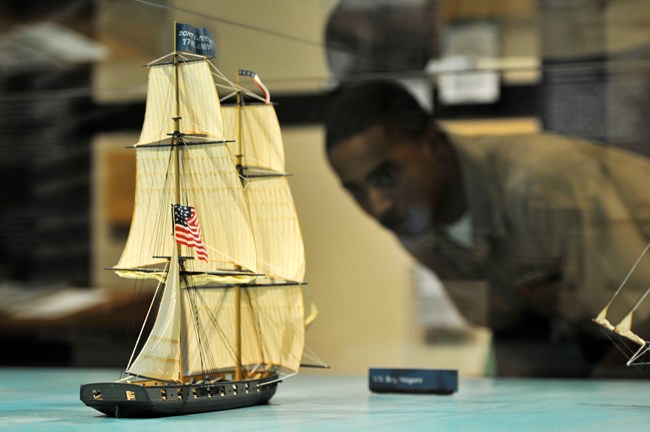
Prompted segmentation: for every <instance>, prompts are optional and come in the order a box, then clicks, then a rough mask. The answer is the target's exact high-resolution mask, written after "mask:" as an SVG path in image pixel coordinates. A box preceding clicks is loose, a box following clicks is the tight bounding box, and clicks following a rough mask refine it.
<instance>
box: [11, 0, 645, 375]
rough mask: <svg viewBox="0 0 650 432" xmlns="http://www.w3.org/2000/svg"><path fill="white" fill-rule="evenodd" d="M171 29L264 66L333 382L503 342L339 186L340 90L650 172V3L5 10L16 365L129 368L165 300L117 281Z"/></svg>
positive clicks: (97, 2) (485, 363) (77, 5)
mask: <svg viewBox="0 0 650 432" xmlns="http://www.w3.org/2000/svg"><path fill="white" fill-rule="evenodd" d="M174 21H180V22H185V23H188V24H191V25H194V26H197V27H207V28H208V29H210V31H211V33H212V35H213V36H214V37H215V39H216V46H217V57H216V61H215V64H216V65H217V67H218V68H219V69H220V70H221V71H222V72H223V73H224V74H226V75H227V76H228V77H230V78H234V76H235V73H236V71H237V69H239V68H246V69H252V70H254V71H256V72H257V73H258V74H259V75H260V76H261V77H262V79H263V80H264V82H265V84H266V85H267V87H268V88H269V90H270V92H271V95H272V97H273V99H274V100H275V102H277V104H278V105H277V106H276V109H277V112H278V116H279V119H280V123H281V125H282V128H283V137H284V140H285V145H286V157H287V169H288V171H289V172H291V173H293V174H294V175H293V177H291V179H290V182H291V186H292V189H293V193H294V197H295V201H296V206H297V210H298V215H299V218H300V220H301V225H302V230H303V235H304V240H305V246H306V255H307V280H308V282H309V290H310V294H311V296H312V297H313V299H314V301H315V302H316V304H317V306H318V308H319V310H320V317H319V319H318V320H317V321H316V323H315V324H314V325H313V326H312V327H311V328H310V331H309V333H308V338H307V344H308V345H309V347H310V349H311V350H313V351H315V352H316V353H317V354H318V356H319V357H321V358H322V359H323V360H324V361H325V362H326V363H328V364H329V365H331V366H332V368H333V370H332V371H331V372H330V373H337V374H365V373H366V371H367V368H368V367H370V366H381V367H389V366H395V367H435V368H457V369H459V370H460V373H461V374H463V375H484V374H490V373H491V354H490V353H491V349H490V332H489V331H488V330H486V329H483V328H477V327H474V326H471V325H470V324H468V323H467V322H465V321H464V320H463V319H462V318H461V317H460V315H459V314H458V312H457V311H456V309H455V307H454V305H453V304H452V303H451V302H450V301H449V299H448V298H447V296H446V295H445V294H444V293H443V291H442V290H441V288H440V284H439V283H438V281H437V280H436V278H435V276H434V275H432V274H431V273H430V272H428V271H427V270H425V269H423V268H421V267H419V266H418V265H417V264H416V263H415V262H414V261H413V260H412V258H410V257H409V256H408V255H407V254H406V252H404V251H403V250H402V248H401V246H400V245H399V244H398V243H397V241H396V240H395V239H393V237H392V236H391V235H390V234H389V233H387V232H385V231H384V230H382V229H381V228H380V227H379V226H378V225H377V224H376V223H375V222H371V221H370V220H369V219H368V218H367V216H365V215H364V214H362V213H361V211H360V210H359V209H358V208H357V207H356V205H355V204H354V203H353V202H352V200H351V199H350V198H349V197H347V196H346V194H345V192H344V191H343V190H342V189H341V188H340V186H339V185H338V182H337V180H336V179H335V177H334V175H333V173H332V172H331V171H330V169H329V167H328V165H327V162H326V159H325V154H324V150H323V141H324V131H323V127H322V122H323V117H324V110H325V106H326V103H327V95H328V92H329V91H330V90H332V89H333V88H335V87H336V85H337V84H338V83H340V82H342V81H347V80H361V79H368V78H372V77H395V78H399V79H401V80H402V81H403V82H405V83H406V84H407V85H409V87H410V88H411V89H412V90H413V91H414V92H415V93H416V94H417V95H418V97H420V98H421V100H422V102H423V103H424V104H425V105H426V106H428V107H429V108H430V109H432V110H433V112H434V113H435V115H436V116H437V117H438V118H440V119H441V120H443V121H444V122H445V124H446V125H447V127H449V128H450V129H452V130H455V131H457V132H460V133H467V134H478V133H495V134H498V133H512V132H525V131H537V130H542V129H543V130H548V131H555V132H560V133H566V134H570V135H577V136H582V137H585V138H589V139H593V140H597V141H606V142H609V143H612V144H614V145H618V146H621V147H624V148H627V149H629V150H632V151H634V152H638V153H641V154H644V155H646V156H650V125H649V123H648V120H647V119H648V118H650V104H649V103H648V101H649V100H650V73H649V72H650V0H374V1H373V0H309V1H292V0H274V1H273V2H271V1H265V0H240V1H237V2H233V1H226V0H218V1H217V0H213V1H207V0H186V1H180V0H179V1H174V0H150V1H144V0H143V1H134V0H58V1H45V0H31V1H14V0H2V1H0V22H1V24H2V25H1V26H0V179H1V181H2V188H0V203H1V204H0V343H1V344H2V346H3V347H4V348H3V355H2V356H1V357H0V365H17V366H84V367H86V366H88V367H95V366H101V367H106V366H108V367H124V366H125V365H126V362H127V360H128V357H129V355H130V350H131V347H132V346H133V343H134V340H135V337H136V336H137V332H138V331H139V326H140V324H141V322H142V319H143V317H144V315H145V314H146V311H147V308H148V306H149V301H150V299H151V296H152V294H153V289H154V288H155V287H154V286H144V287H139V288H138V289H137V290H134V289H133V284H132V283H131V282H129V281H128V280H124V279H120V278H118V277H117V276H115V275H114V274H113V273H112V272H109V271H106V270H105V268H106V267H110V266H112V265H113V264H115V263H116V262H117V259H118V258H119V255H120V253H121V250H122V247H123V245H124V242H125V240H126V236H127V234H128V228H129V223H130V220H131V211H132V207H133V188H134V177H135V171H134V170H135V155H134V152H132V151H130V150H129V149H127V148H126V147H127V146H130V145H132V144H133V143H134V142H136V140H137V137H138V136H139V133H140V127H141V124H142V120H143V117H144V109H145V93H146V69H145V68H144V67H143V65H145V64H147V63H149V62H151V61H152V60H155V59H157V58H159V57H162V56H163V55H165V54H167V53H169V52H170V51H172V50H173V40H172V26H173V23H174ZM450 289H453V287H450ZM476 292H478V293H480V292H481V289H480V287H477V290H476ZM481 303H482V302H481V297H480V295H477V296H476V309H477V312H476V313H481Z"/></svg>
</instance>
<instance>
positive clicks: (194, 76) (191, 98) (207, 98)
mask: <svg viewBox="0 0 650 432" xmlns="http://www.w3.org/2000/svg"><path fill="white" fill-rule="evenodd" d="M175 82H176V78H175V73H174V65H173V64H163V65H153V66H149V82H148V86H147V107H146V112H145V119H144V124H143V126H142V132H141V134H140V139H139V140H138V145H140V144H149V143H154V142H160V141H165V140H167V141H168V140H169V138H170V137H169V134H170V133H172V132H173V131H174V117H175V116H176V115H177V113H176V84H175ZM178 89H179V91H178V98H179V105H178V106H179V113H178V114H179V116H180V117H181V120H180V132H183V133H185V134H197V135H204V136H205V137H206V138H208V139H213V140H222V139H223V124H222V118H221V110H220V103H219V96H218V95H217V90H216V87H215V86H214V80H213V79H212V72H211V69H210V65H209V64H208V62H207V60H196V61H191V62H180V63H179V64H178Z"/></svg>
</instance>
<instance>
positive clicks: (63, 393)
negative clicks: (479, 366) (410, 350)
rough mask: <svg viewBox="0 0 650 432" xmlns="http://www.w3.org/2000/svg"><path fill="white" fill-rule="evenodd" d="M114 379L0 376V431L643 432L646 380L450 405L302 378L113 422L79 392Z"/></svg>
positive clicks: (489, 388)
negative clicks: (234, 401) (190, 411)
mask: <svg viewBox="0 0 650 432" xmlns="http://www.w3.org/2000/svg"><path fill="white" fill-rule="evenodd" d="M117 378H119V372H118V371H115V370H94V369H0V430H2V431H4V430H7V431H9V430H11V431H20V430H25V431H76V430H87V431H93V432H95V431H140V432H145V431H158V432H160V431H167V430H170V431H175V432H190V431H205V430H213V431H229V432H230V431H310V432H320V431H323V432H325V431H327V432H331V431H374V432H376V431H473V432H484V431H526V432H530V431H554V432H557V431H590V432H595V431H626V432H631V431H650V381H594V380H584V381H577V380H528V379H488V378H485V379H479V378H477V379H461V380H460V383H459V391H458V393H455V394H453V395H451V396H434V395H396V394H373V393H370V392H369V391H368V383H367V377H359V376H356V377H342V376H336V375H334V374H332V375H331V376H330V375H322V374H319V375H308V374H301V375H298V376H295V377H293V378H290V379H288V380H286V381H285V382H283V383H281V384H280V386H279V387H278V392H277V393H276V395H275V397H274V398H273V399H272V400H271V403H270V404H268V405H263V406H257V407H251V408H243V409H237V410H229V411H220V412H213V413H206V414H195V415H188V416H178V417H166V418H156V419H122V418H119V419H115V418H109V417H106V416H104V415H102V414H101V413H99V412H97V411H95V410H93V409H91V408H87V407H86V406H85V405H83V404H82V403H81V402H80V401H79V385H80V384H82V383H88V382H96V381H114V380H116V379H117Z"/></svg>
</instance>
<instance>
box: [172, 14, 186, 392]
mask: <svg viewBox="0 0 650 432" xmlns="http://www.w3.org/2000/svg"><path fill="white" fill-rule="evenodd" d="M175 33H176V22H175V21H174V34H175ZM173 59H174V83H175V88H176V90H175V92H174V93H175V107H174V117H173V120H174V131H173V134H172V139H171V143H172V150H173V152H174V168H175V169H174V171H175V173H176V175H175V176H174V184H175V188H174V190H175V196H174V201H175V202H176V204H181V187H180V186H181V185H180V183H181V180H180V179H181V170H180V168H181V164H180V138H181V102H180V99H181V97H180V86H179V80H178V52H177V51H176V37H175V36H174V56H173ZM172 213H173V210H172ZM174 224H175V221H174V216H173V215H172V238H174V232H173V230H174ZM175 247H176V258H174V255H173V254H172V257H171V258H170V259H177V260H180V256H181V245H180V243H178V242H175ZM178 268H179V269H180V267H178ZM171 269H172V266H170V270H171ZM180 312H181V314H182V313H183V308H180ZM181 320H182V315H181ZM182 338H183V334H182V332H181V334H180V335H179V342H180V346H183V341H182ZM179 366H180V369H179V377H180V379H181V380H182V379H183V355H182V354H181V355H180V358H179Z"/></svg>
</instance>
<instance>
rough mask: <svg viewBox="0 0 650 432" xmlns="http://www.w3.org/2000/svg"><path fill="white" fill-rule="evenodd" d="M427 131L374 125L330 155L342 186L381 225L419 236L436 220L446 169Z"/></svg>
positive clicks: (343, 142) (405, 233)
mask: <svg viewBox="0 0 650 432" xmlns="http://www.w3.org/2000/svg"><path fill="white" fill-rule="evenodd" d="M427 137H428V135H426V134H422V137H419V138H412V137H407V136H406V135H404V134H401V133H397V132H393V133H390V132H389V130H388V128H386V127H385V126H381V125H378V126H373V127H371V128H368V129H366V130H365V131H363V132H361V133H359V134H357V135H354V136H353V137H351V138H349V139H346V140H344V141H341V142H339V143H337V144H336V145H335V146H334V147H332V148H331V149H330V151H329V153H328V157H329V161H330V164H331V166H332V168H333V169H334V171H335V172H336V174H337V175H338V176H339V178H340V179H341V183H342V184H343V187H344V188H345V189H346V190H347V191H348V192H349V193H350V194H351V195H352V197H353V198H354V199H355V200H356V201H357V203H358V204H359V205H360V206H361V207H362V208H363V209H364V210H365V211H366V212H367V213H368V214H369V215H371V216H372V217H374V218H375V219H377V220H378V221H379V222H380V223H381V224H382V225H383V226H385V227H386V228H388V229H390V230H391V231H393V232H395V233H396V234H398V235H400V236H407V237H409V236H416V235H418V234H421V233H422V232H424V231H425V230H426V229H427V228H429V227H430V226H431V225H432V223H433V222H434V220H435V215H436V211H437V207H438V205H439V202H440V198H441V196H442V190H443V187H444V176H445V173H446V171H447V170H446V169H445V167H444V164H442V163H441V157H440V155H439V154H438V153H439V152H438V151H436V148H437V147H436V146H433V145H432V143H431V142H428V141H427V140H428V139H429V138H427Z"/></svg>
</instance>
